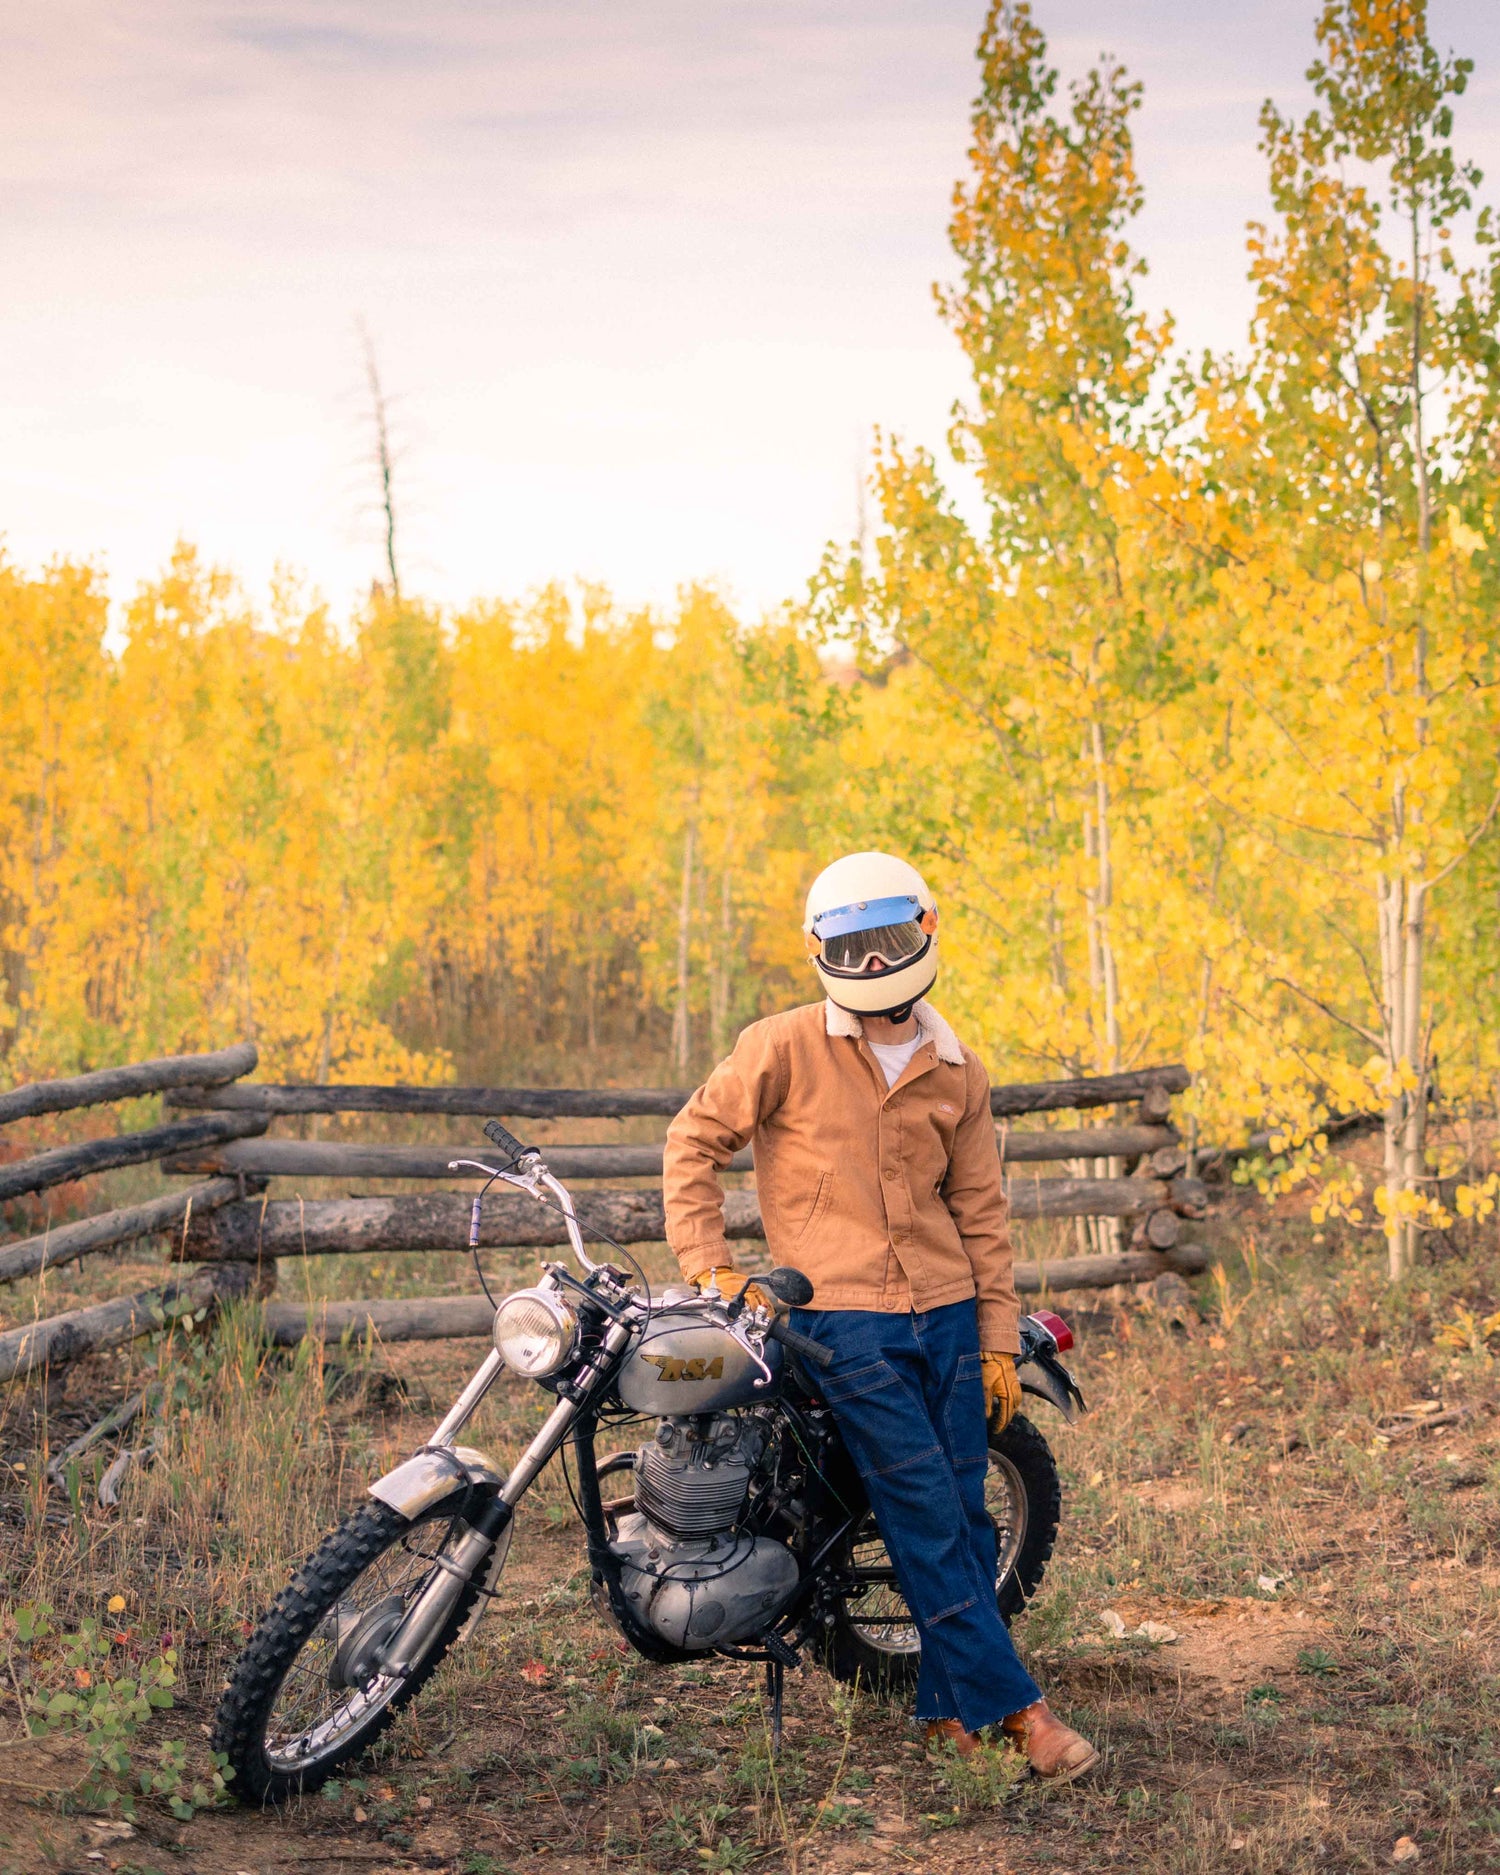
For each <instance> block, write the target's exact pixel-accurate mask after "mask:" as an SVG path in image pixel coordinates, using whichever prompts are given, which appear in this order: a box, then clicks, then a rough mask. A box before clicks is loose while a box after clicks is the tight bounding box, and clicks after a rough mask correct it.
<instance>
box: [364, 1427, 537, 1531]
mask: <svg viewBox="0 0 1500 1875" xmlns="http://www.w3.org/2000/svg"><path fill="white" fill-rule="evenodd" d="M504 1482H505V1473H504V1472H503V1471H501V1470H500V1468H499V1466H498V1465H496V1464H495V1462H494V1461H493V1459H490V1458H487V1457H486V1456H485V1455H484V1453H483V1452H477V1451H475V1449H474V1448H473V1446H471V1445H451V1446H449V1445H428V1446H424V1447H423V1448H422V1450H421V1451H420V1452H414V1453H413V1454H412V1456H411V1457H410V1458H408V1459H406V1460H405V1461H404V1462H403V1463H402V1464H399V1465H398V1466H397V1467H396V1469H395V1470H394V1471H388V1472H387V1473H386V1474H385V1476H384V1477H383V1478H377V1479H376V1481H375V1483H374V1484H372V1485H371V1486H370V1496H371V1497H376V1498H379V1499H380V1501H381V1503H382V1504H389V1505H390V1507H391V1509H392V1510H398V1511H400V1513H401V1515H402V1516H403V1517H406V1518H409V1519H411V1520H412V1521H415V1520H416V1519H417V1518H418V1517H420V1516H421V1515H422V1513H423V1511H427V1510H431V1508H432V1506H433V1505H434V1504H439V1503H441V1502H442V1500H443V1499H444V1498H445V1497H451V1496H452V1494H453V1493H454V1492H455V1491H468V1490H470V1489H471V1488H472V1487H473V1486H475V1485H484V1486H488V1487H490V1488H491V1489H493V1490H498V1489H499V1488H500V1486H501V1485H502V1484H504Z"/></svg>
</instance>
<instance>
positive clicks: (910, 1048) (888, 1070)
mask: <svg viewBox="0 0 1500 1875" xmlns="http://www.w3.org/2000/svg"><path fill="white" fill-rule="evenodd" d="M866 1039H867V1040H868V1037H867V1038H866ZM926 1040H927V1037H926V1036H925V1035H924V1034H923V1033H922V1031H921V1030H920V1029H918V1030H917V1032H916V1034H915V1035H914V1036H913V1037H912V1038H911V1040H910V1041H909V1042H871V1043H870V1051H871V1053H872V1054H873V1055H874V1057H875V1059H876V1060H877V1061H878V1062H879V1063H880V1070H881V1073H882V1074H884V1076H885V1084H886V1086H887V1087H894V1086H895V1085H896V1083H897V1081H899V1080H900V1079H901V1076H902V1075H903V1074H904V1073H905V1072H906V1064H907V1062H908V1061H910V1060H911V1058H912V1056H913V1055H914V1054H915V1053H916V1052H917V1050H918V1049H919V1048H920V1047H921V1046H922V1044H923V1042H925V1041H926Z"/></svg>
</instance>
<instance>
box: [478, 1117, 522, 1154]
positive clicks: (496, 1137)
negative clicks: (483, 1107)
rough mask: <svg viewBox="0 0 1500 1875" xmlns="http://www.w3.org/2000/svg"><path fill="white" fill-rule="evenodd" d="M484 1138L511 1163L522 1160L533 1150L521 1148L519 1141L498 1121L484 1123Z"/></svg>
mask: <svg viewBox="0 0 1500 1875" xmlns="http://www.w3.org/2000/svg"><path fill="white" fill-rule="evenodd" d="M484 1136H485V1138H486V1139H489V1140H493V1141H494V1143H495V1144H496V1145H497V1146H498V1147H499V1148H500V1150H501V1151H502V1152H503V1153H504V1154H505V1155H506V1157H507V1158H508V1159H510V1160H511V1161H512V1162H514V1161H515V1160H517V1159H524V1158H525V1156H526V1154H527V1153H528V1152H531V1151H533V1150H534V1148H533V1147H531V1146H523V1145H522V1144H521V1142H520V1140H518V1139H517V1138H516V1136H515V1134H514V1133H512V1132H509V1131H507V1129H506V1128H505V1127H503V1126H502V1125H501V1124H500V1122H499V1121H498V1120H486V1121H485V1123H484Z"/></svg>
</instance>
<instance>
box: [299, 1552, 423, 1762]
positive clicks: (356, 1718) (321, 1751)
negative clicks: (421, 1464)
mask: <svg viewBox="0 0 1500 1875" xmlns="http://www.w3.org/2000/svg"><path fill="white" fill-rule="evenodd" d="M452 1529H453V1520H452V1519H451V1518H449V1519H446V1520H445V1519H442V1518H438V1519H434V1520H433V1521H432V1522H430V1523H427V1524H422V1525H419V1526H418V1527H417V1528H416V1529H414V1530H408V1531H405V1532H403V1533H402V1535H401V1537H400V1538H399V1539H398V1540H397V1541H396V1542H394V1543H392V1544H391V1545H390V1547H389V1548H388V1549H385V1550H382V1551H381V1553H380V1554H379V1555H378V1556H375V1557H372V1558H371V1560H370V1562H369V1563H368V1564H367V1566H366V1567H365V1569H364V1570H363V1571H362V1572H361V1573H360V1574H359V1575H358V1576H356V1577H355V1579H354V1581H352V1582H351V1583H349V1584H348V1586H347V1587H346V1588H345V1590H344V1591H343V1593H342V1594H341V1595H340V1597H339V1599H338V1601H337V1603H336V1604H335V1605H334V1606H333V1607H332V1608H330V1609H329V1610H328V1612H327V1614H325V1615H324V1617H323V1619H322V1621H320V1622H319V1624H318V1626H317V1627H316V1628H315V1629H314V1631H313V1632H312V1634H310V1635H309V1636H308V1638H307V1641H306V1642H305V1644H304V1645H303V1647H302V1648H301V1650H300V1651H299V1653H298V1654H297V1656H296V1658H295V1659H294V1660H293V1661H292V1663H291V1665H290V1667H289V1668H288V1670H287V1673H286V1676H285V1678H284V1679H283V1680H282V1682H281V1686H280V1688H279V1689H278V1691H277V1694H276V1698H275V1701H274V1703H273V1705H272V1707H271V1710H270V1712H269V1713H268V1715H267V1719H266V1728H265V1752H266V1756H267V1758H268V1759H269V1761H270V1762H271V1764H272V1765H273V1766H274V1767H275V1768H276V1769H277V1770H280V1771H288V1772H290V1771H297V1770H299V1769H302V1768H304V1767H306V1766H307V1765H309V1764H311V1763H313V1762H315V1761H316V1760H318V1759H321V1758H325V1757H327V1756H329V1755H330V1754H331V1753H332V1752H334V1751H335V1750H337V1749H338V1747H339V1746H340V1745H341V1744H342V1743H343V1741H344V1740H345V1739H347V1738H348V1737H349V1736H350V1734H351V1733H353V1732H354V1731H356V1730H358V1729H359V1728H360V1727H361V1726H363V1725H364V1724H366V1723H367V1721H368V1720H369V1719H370V1718H371V1717H372V1716H373V1715H374V1714H375V1713H377V1712H379V1711H380V1710H381V1709H382V1708H383V1707H384V1706H386V1705H388V1704H389V1703H390V1701H391V1700H392V1699H393V1698H394V1697H395V1696H396V1694H397V1693H398V1692H399V1691H400V1689H401V1686H402V1684H403V1682H402V1680H401V1679H400V1678H395V1677H392V1676H390V1675H387V1674H383V1673H377V1674H376V1675H375V1676H374V1677H373V1678H372V1679H371V1680H369V1681H368V1682H367V1683H366V1684H365V1685H364V1686H346V1685H345V1686H341V1685H338V1684H336V1683H335V1677H334V1676H335V1662H336V1661H337V1659H338V1654H339V1649H340V1647H341V1646H342V1644H343V1643H344V1642H345V1641H346V1640H347V1639H348V1637H349V1636H350V1635H351V1634H352V1633H353V1632H354V1630H355V1628H356V1627H357V1626H358V1624H359V1622H360V1621H361V1620H362V1619H363V1618H364V1617H365V1616H366V1615H367V1614H369V1613H370V1611H371V1610H373V1609H376V1608H378V1607H380V1606H381V1605H382V1604H386V1603H389V1602H390V1601H391V1600H392V1599H393V1598H394V1599H398V1600H399V1603H400V1605H401V1607H402V1608H403V1609H404V1608H407V1607H409V1606H410V1605H411V1603H412V1601H413V1600H414V1599H415V1597H416V1595H417V1593H418V1592H419V1591H420V1589H421V1588H422V1586H423V1584H424V1583H425V1582H426V1581H427V1580H428V1578H429V1577H430V1575H431V1573H432V1568H433V1563H434V1559H435V1558H436V1557H437V1555H438V1554H439V1553H440V1552H441V1550H442V1549H443V1547H444V1545H445V1544H446V1542H447V1541H448V1538H449V1536H450V1535H451V1533H452ZM361 1645H362V1644H361Z"/></svg>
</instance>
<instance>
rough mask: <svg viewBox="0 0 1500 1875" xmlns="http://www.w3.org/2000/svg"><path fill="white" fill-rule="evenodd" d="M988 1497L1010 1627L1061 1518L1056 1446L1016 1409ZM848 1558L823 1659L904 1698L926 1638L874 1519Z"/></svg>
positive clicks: (999, 1591)
mask: <svg viewBox="0 0 1500 1875" xmlns="http://www.w3.org/2000/svg"><path fill="white" fill-rule="evenodd" d="M984 1494H985V1502H986V1505H987V1506H988V1509H989V1513H990V1517H991V1520H992V1521H993V1523H994V1525H995V1601H996V1605H997V1606H998V1608H999V1610H1000V1618H1001V1620H1002V1621H1004V1622H1005V1624H1006V1626H1007V1627H1009V1625H1010V1622H1011V1619H1012V1617H1013V1616H1015V1615H1017V1614H1019V1613H1020V1611H1021V1609H1023V1608H1024V1607H1025V1606H1026V1604H1027V1602H1028V1601H1030V1600H1031V1598H1032V1596H1033V1595H1035V1593H1036V1592H1037V1590H1038V1588H1040V1587H1041V1582H1042V1577H1043V1575H1044V1574H1045V1573H1046V1569H1047V1564H1048V1562H1049V1561H1050V1560H1051V1557H1052V1550H1053V1546H1054V1544H1055V1543H1056V1542H1057V1526H1058V1523H1059V1521H1060V1520H1061V1516H1062V1485H1061V1483H1060V1482H1059V1479H1058V1475H1057V1461H1056V1460H1055V1459H1054V1458H1053V1456H1052V1448H1051V1447H1050V1446H1049V1445H1048V1444H1047V1441H1046V1440H1045V1439H1044V1438H1043V1437H1042V1435H1041V1433H1040V1432H1038V1431H1037V1429H1036V1427H1035V1426H1033V1425H1032V1423H1031V1421H1030V1420H1029V1419H1026V1418H1024V1417H1023V1416H1022V1415H1021V1414H1019V1413H1018V1414H1017V1415H1016V1417H1015V1418H1014V1419H1012V1420H1011V1422H1010V1424H1009V1425H1008V1426H1007V1427H1006V1428H1005V1430H1004V1431H1003V1432H992V1433H991V1434H990V1466H989V1474H988V1476H987V1477H986V1479H985V1493H984ZM845 1561H846V1568H845V1574H846V1577H847V1578H848V1581H849V1587H848V1588H847V1589H846V1591H845V1593H844V1594H843V1596H842V1597H841V1598H840V1605H839V1609H838V1614H837V1617H836V1619H835V1622H834V1625H833V1627H832V1628H831V1629H830V1630H829V1631H828V1633H827V1638H826V1640H825V1642H824V1648H823V1655H824V1662H825V1664H826V1666H827V1667H828V1670H829V1672H830V1673H832V1674H833V1676H834V1678H835V1679H838V1680H849V1681H852V1680H854V1679H855V1678H856V1677H857V1678H858V1680H859V1682H860V1684H861V1685H862V1686H867V1687H869V1688H870V1689H871V1690H872V1691H873V1692H875V1693H876V1694H878V1695H881V1696H884V1697H887V1698H901V1697H904V1696H905V1695H908V1694H910V1693H911V1692H912V1691H913V1690H914V1689H915V1687H916V1684H917V1672H918V1669H919V1667H920V1665H921V1659H922V1641H921V1636H920V1635H919V1634H918V1633H917V1629H916V1624H915V1623H914V1622H913V1620H912V1618H911V1610H910V1609H909V1608H908V1607H907V1605H906V1601H905V1598H904V1597H903V1596H902V1594H901V1590H900V1588H899V1586H898V1585H897V1582H896V1578H895V1572H894V1570H893V1569H892V1568H891V1559H890V1557H889V1555H888V1554H887V1553H886V1547H885V1544H884V1542H883V1541H882V1540H881V1536H880V1532H879V1530H878V1529H876V1527H875V1519H874V1517H873V1516H867V1517H866V1519H865V1521H864V1523H863V1524H862V1525H861V1526H860V1528H859V1529H858V1530H857V1531H856V1532H855V1535H854V1538H853V1540H852V1542H851V1544H850V1546H849V1551H848V1554H847V1557H846V1559H845Z"/></svg>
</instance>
